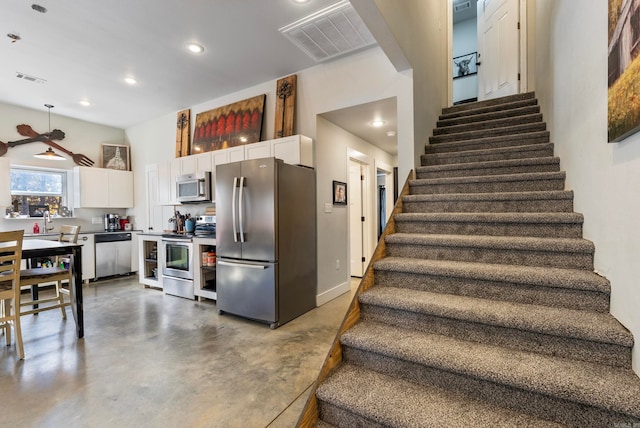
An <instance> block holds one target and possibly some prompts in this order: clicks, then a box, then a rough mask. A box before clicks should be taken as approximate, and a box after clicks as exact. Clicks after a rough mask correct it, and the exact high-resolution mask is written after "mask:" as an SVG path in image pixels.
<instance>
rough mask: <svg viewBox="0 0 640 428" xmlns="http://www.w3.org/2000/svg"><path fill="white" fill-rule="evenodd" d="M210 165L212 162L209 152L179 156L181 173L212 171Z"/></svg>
mask: <svg viewBox="0 0 640 428" xmlns="http://www.w3.org/2000/svg"><path fill="white" fill-rule="evenodd" d="M212 166H213V163H212V161H211V152H207V153H200V154H197V155H191V156H184V157H181V158H180V167H181V168H180V170H181V174H191V173H194V172H205V171H213V169H212Z"/></svg>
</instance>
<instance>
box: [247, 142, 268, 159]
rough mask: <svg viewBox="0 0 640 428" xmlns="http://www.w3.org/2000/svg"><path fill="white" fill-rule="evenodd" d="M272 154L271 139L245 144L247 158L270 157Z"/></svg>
mask: <svg viewBox="0 0 640 428" xmlns="http://www.w3.org/2000/svg"><path fill="white" fill-rule="evenodd" d="M271 156H272V154H271V143H270V142H269V141H261V142H259V143H253V144H247V145H245V146H244V158H245V159H260V158H270V157H271Z"/></svg>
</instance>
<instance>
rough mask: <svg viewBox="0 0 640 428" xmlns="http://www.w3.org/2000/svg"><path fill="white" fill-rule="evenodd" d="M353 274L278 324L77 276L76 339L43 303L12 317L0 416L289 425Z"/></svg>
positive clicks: (134, 285) (106, 423) (65, 422)
mask: <svg viewBox="0 0 640 428" xmlns="http://www.w3.org/2000/svg"><path fill="white" fill-rule="evenodd" d="M358 282H359V281H352V292H351V293H346V294H343V295H342V296H340V297H338V298H336V299H334V300H333V301H331V302H329V303H327V304H325V305H323V306H322V307H320V308H316V309H314V310H312V311H310V312H308V313H306V314H305V315H303V316H301V317H299V318H297V319H295V320H293V321H291V322H289V323H287V324H285V325H283V326H282V327H280V328H278V329H276V330H270V329H269V327H268V326H267V325H266V324H260V323H256V322H251V321H247V320H244V319H242V318H237V317H234V316H231V315H228V314H225V315H222V316H219V315H218V313H217V311H216V308H215V302H213V301H204V302H195V301H190V300H187V299H182V298H178V297H172V296H166V295H163V293H162V292H161V291H158V290H153V289H144V288H143V287H142V286H141V285H140V284H138V282H137V276H131V277H128V278H123V279H117V280H110V281H101V282H97V283H92V284H90V285H89V286H86V285H85V287H84V293H85V294H84V297H85V302H84V308H85V309H84V310H85V312H84V314H85V338H84V339H83V340H80V341H78V340H76V338H75V328H74V325H73V318H72V316H71V311H70V310H69V309H67V317H68V319H67V321H63V320H62V319H61V315H60V311H57V310H53V311H47V312H43V313H41V314H39V315H37V316H24V317H22V328H23V339H24V348H25V355H26V358H25V360H23V361H19V360H18V359H17V356H16V352H15V346H14V345H12V346H11V347H6V346H2V347H1V348H0V402H2V403H3V405H2V408H3V411H2V417H3V425H4V426H14V427H44V426H46V427H55V426H71V427H81V426H82V427H88V426H90V427H113V426H127V427H129V426H141V427H148V426H162V427H186V426H189V427H292V426H294V425H295V422H296V421H297V419H298V416H299V415H300V412H301V410H302V407H303V406H304V403H305V401H306V399H307V396H308V394H309V388H310V386H311V384H312V383H313V381H314V380H315V378H316V376H317V372H318V370H319V369H320V367H321V365H322V362H323V361H324V358H325V356H326V354H327V352H328V350H329V346H330V345H331V342H332V341H333V338H334V336H335V333H336V331H337V328H338V326H339V325H340V323H341V321H342V318H343V316H344V313H345V311H346V308H347V306H348V305H349V303H350V300H351V296H352V295H353V288H354V285H355V286H356V287H357V284H358ZM0 340H2V343H3V344H4V337H2V338H0ZM8 409H10V410H9V411H7V410H8Z"/></svg>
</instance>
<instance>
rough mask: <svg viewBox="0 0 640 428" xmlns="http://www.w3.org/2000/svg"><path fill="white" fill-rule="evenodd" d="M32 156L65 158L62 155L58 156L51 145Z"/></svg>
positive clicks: (48, 158) (49, 158)
mask: <svg viewBox="0 0 640 428" xmlns="http://www.w3.org/2000/svg"><path fill="white" fill-rule="evenodd" d="M33 157H34V158H38V159H45V160H65V158H64V156H60V155H59V154H57V153H56V152H54V151H53V150H52V149H51V147H49V148H48V149H47V150H46V151H44V152H42V153H37V154H35V155H33Z"/></svg>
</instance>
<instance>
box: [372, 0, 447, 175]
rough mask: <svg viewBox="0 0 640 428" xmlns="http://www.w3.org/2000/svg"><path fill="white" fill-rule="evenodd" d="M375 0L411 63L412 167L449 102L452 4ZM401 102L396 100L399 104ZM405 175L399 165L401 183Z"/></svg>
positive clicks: (400, 156) (401, 160) (402, 155)
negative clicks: (449, 19)
mask: <svg viewBox="0 0 640 428" xmlns="http://www.w3.org/2000/svg"><path fill="white" fill-rule="evenodd" d="M375 3H376V6H377V7H378V9H379V10H380V12H381V13H382V15H383V16H384V19H385V21H386V23H387V25H388V26H389V29H390V31H391V32H392V34H393V36H394V37H395V39H396V41H397V43H398V45H400V47H401V48H402V50H403V52H404V54H405V56H406V57H407V58H408V59H409V62H410V63H411V66H412V67H413V99H414V101H415V103H414V110H413V115H414V116H413V120H414V132H415V139H414V143H413V144H414V146H413V151H412V153H411V155H412V156H413V158H412V162H411V164H412V168H413V166H415V165H420V155H421V154H424V146H425V144H427V143H428V141H429V136H430V135H432V131H433V128H435V126H436V122H437V120H438V116H439V115H440V113H441V112H442V108H443V107H445V106H446V105H447V104H448V102H449V100H448V98H449V92H448V88H449V82H450V80H449V68H450V67H449V65H448V64H449V63H450V61H449V55H450V53H449V45H448V30H447V26H448V25H447V22H448V18H447V17H448V12H449V11H450V10H451V5H450V4H449V2H447V1H442V0H440V1H425V0H402V1H398V0H375ZM401 102H402V101H401V100H398V106H401ZM398 117H400V112H398ZM398 136H399V137H400V133H398ZM405 156H407V153H405V152H403V151H399V153H398V163H399V164H400V166H402V165H404V164H405V161H404V159H405ZM406 177H407V175H406V173H405V172H404V171H403V169H402V168H401V169H400V172H399V179H398V181H399V182H400V183H404V181H405V179H406ZM400 186H402V185H400Z"/></svg>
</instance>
